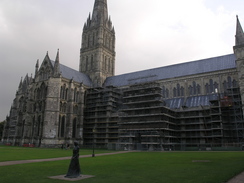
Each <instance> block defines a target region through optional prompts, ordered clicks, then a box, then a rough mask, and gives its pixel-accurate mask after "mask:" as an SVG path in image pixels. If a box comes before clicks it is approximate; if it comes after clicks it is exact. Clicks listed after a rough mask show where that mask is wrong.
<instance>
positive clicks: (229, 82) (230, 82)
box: [227, 76, 232, 88]
mask: <svg viewBox="0 0 244 183" xmlns="http://www.w3.org/2000/svg"><path fill="white" fill-rule="evenodd" d="M227 80H228V81H227V82H228V88H231V87H232V81H231V80H232V79H231V77H230V76H228V78H227Z"/></svg>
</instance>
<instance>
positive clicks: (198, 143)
mask: <svg viewBox="0 0 244 183" xmlns="http://www.w3.org/2000/svg"><path fill="white" fill-rule="evenodd" d="M161 90H162V87H161V86H160V84H159V83H157V82H155V83H144V84H140V85H133V86H128V87H126V88H121V89H118V88H116V87H112V86H110V87H106V88H93V89H89V90H87V91H86V96H85V98H86V101H85V102H86V103H85V111H84V116H85V117H84V119H85V120H84V146H86V147H93V145H94V146H95V147H96V148H109V149H120V150H121V149H124V150H150V151H155V150H157V151H161V150H210V149H211V150H214V149H216V150H221V149H223V148H224V147H230V146H232V147H234V146H235V147H236V148H239V149H240V146H242V143H243V141H244V120H243V112H242V103H241V95H240V91H239V88H231V89H228V90H227V92H226V93H225V94H211V95H203V96H194V97H186V98H184V99H183V98H181V99H180V100H177V98H173V99H172V101H178V102H177V106H178V104H181V105H179V108H169V107H168V105H167V102H168V101H167V102H165V100H164V98H163V96H162V91H161ZM199 101H200V102H199ZM169 102H171V101H169ZM201 103H202V104H204V105H200V104H201ZM174 106H175V105H174ZM233 150H234V149H233ZM236 150H237V149H236Z"/></svg>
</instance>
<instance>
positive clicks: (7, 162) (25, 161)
mask: <svg viewBox="0 0 244 183" xmlns="http://www.w3.org/2000/svg"><path fill="white" fill-rule="evenodd" d="M128 152H131V151H118V152H113V153H103V154H96V155H95V156H107V155H113V154H122V153H128ZM87 157H92V155H81V156H80V158H87ZM70 158H71V157H70V156H69V157H61V158H49V159H34V160H19V161H5V162H0V166H9V165H18V164H26V163H38V162H45V161H59V160H66V159H70Z"/></svg>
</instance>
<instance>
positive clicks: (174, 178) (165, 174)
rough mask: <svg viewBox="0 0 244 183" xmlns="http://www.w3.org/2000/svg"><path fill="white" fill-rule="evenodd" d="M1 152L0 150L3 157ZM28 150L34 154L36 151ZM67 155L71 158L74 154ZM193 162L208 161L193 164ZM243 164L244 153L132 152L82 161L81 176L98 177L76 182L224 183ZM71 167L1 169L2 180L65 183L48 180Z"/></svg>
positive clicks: (48, 165) (63, 164)
mask: <svg viewBox="0 0 244 183" xmlns="http://www.w3.org/2000/svg"><path fill="white" fill-rule="evenodd" d="M2 149H3V148H0V153H1V151H2ZM9 149H11V148H9ZM21 149H22V148H20V150H21ZM27 150H30V152H32V151H33V149H27ZM38 150H39V151H40V152H41V153H43V154H44V155H45V156H46V154H48V152H53V153H54V155H55V154H56V155H57V156H59V154H60V153H59V152H58V151H55V150H53V149H51V150H50V149H36V151H38ZM10 151H11V150H10ZM18 151H19V150H16V149H15V150H14V152H13V154H14V153H16V154H18ZM59 151H61V152H62V150H59ZM80 152H85V151H83V150H81V151H80ZM41 153H40V154H41ZM68 153H69V155H70V156H71V151H69V152H68ZM1 156H3V154H1ZM45 158H46V157H45ZM30 159H31V158H30ZM193 160H208V161H207V162H205V161H197V162H192V161H193ZM243 160H244V153H243V152H132V153H127V154H117V155H110V156H100V157H95V158H92V157H90V158H80V165H81V169H82V173H83V174H86V175H95V176H96V177H94V178H90V179H85V180H80V181H77V182H82V183H162V182H167V183H223V182H226V181H227V180H229V179H230V178H231V177H233V176H234V175H236V174H238V173H240V172H242V171H244V164H243ZM68 165H69V160H62V161H55V162H42V163H31V164H22V165H12V166H4V167H0V177H1V178H0V180H1V182H4V183H12V182H21V183H30V182H35V183H49V182H50V183H55V182H66V181H62V180H52V179H49V178H48V176H56V175H62V174H65V173H66V171H67V169H68Z"/></svg>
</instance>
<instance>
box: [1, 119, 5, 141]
mask: <svg viewBox="0 0 244 183" xmlns="http://www.w3.org/2000/svg"><path fill="white" fill-rule="evenodd" d="M4 123H5V121H2V122H0V140H1V139H2V135H3V127H4Z"/></svg>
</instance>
